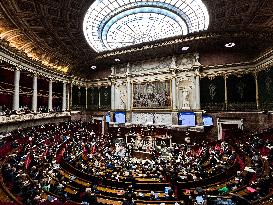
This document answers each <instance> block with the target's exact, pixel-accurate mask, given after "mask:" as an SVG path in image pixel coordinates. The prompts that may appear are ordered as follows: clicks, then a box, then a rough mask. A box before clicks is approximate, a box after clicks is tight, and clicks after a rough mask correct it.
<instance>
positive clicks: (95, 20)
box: [83, 0, 209, 52]
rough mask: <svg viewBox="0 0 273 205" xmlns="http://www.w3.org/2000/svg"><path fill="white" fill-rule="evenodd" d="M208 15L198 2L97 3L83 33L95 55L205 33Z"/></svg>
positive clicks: (129, 0) (141, 0) (105, 0)
mask: <svg viewBox="0 0 273 205" xmlns="http://www.w3.org/2000/svg"><path fill="white" fill-rule="evenodd" d="M208 25H209V15H208V11H207V8H206V6H205V5H204V4H203V2H202V1H201V0H157V1H153V0H96V1H95V2H94V3H93V4H92V5H91V6H90V8H89V9H88V11H87V13H86V15H85V18H84V22H83V31H84V35H85V38H86V40H87V42H88V43H89V45H90V46H91V47H92V48H93V49H94V50H95V51H97V52H102V51H107V50H113V49H116V48H121V47H125V46H130V45H135V44H140V43H143V42H149V41H154V40H158V39H163V38H168V37H173V36H179V35H186V34H188V33H192V32H196V31H201V30H206V29H207V28H208Z"/></svg>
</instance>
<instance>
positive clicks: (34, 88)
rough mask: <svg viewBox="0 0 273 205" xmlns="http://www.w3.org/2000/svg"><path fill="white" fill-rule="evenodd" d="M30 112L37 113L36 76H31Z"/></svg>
mask: <svg viewBox="0 0 273 205" xmlns="http://www.w3.org/2000/svg"><path fill="white" fill-rule="evenodd" d="M32 89H33V94H32V111H33V112H37V75H34V76H33V84H32Z"/></svg>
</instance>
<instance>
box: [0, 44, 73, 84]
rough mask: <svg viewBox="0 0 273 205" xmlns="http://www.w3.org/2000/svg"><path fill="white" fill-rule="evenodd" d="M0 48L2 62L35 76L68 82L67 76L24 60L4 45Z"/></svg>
mask: <svg viewBox="0 0 273 205" xmlns="http://www.w3.org/2000/svg"><path fill="white" fill-rule="evenodd" d="M0 48H1V51H0V61H3V62H6V63H8V64H10V65H11V66H13V67H14V68H16V69H20V70H26V71H28V72H30V73H33V74H34V75H37V74H38V75H40V76H43V77H45V78H48V79H52V80H56V81H62V82H68V78H67V76H66V75H64V74H60V73H58V72H54V71H52V70H49V69H47V68H45V67H43V66H41V65H39V64H36V63H35V62H33V61H31V60H29V59H27V58H24V57H22V56H21V55H18V54H17V53H14V52H12V51H10V50H9V49H6V48H5V47H3V46H2V45H0Z"/></svg>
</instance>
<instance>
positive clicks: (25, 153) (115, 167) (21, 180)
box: [2, 121, 273, 204]
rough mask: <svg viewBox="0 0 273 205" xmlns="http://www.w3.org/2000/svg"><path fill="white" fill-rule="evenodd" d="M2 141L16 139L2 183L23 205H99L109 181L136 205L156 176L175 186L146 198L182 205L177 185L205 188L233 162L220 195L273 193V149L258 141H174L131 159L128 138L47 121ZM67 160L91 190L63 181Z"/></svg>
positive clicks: (85, 124)
mask: <svg viewBox="0 0 273 205" xmlns="http://www.w3.org/2000/svg"><path fill="white" fill-rule="evenodd" d="M2 136H3V138H5V139H8V138H12V139H13V141H12V146H13V150H12V151H11V152H10V154H9V155H8V156H7V157H5V160H4V163H3V165H2V176H3V179H4V184H5V185H6V187H7V188H8V189H9V190H10V192H11V193H12V194H14V196H15V197H16V198H17V199H18V200H19V201H21V202H22V203H23V204H40V203H43V202H46V201H50V202H52V201H54V202H59V203H67V202H69V201H76V202H78V203H85V204H96V203H97V195H98V196H100V194H101V191H100V189H99V188H98V187H99V186H105V187H106V186H107V187H108V186H112V184H108V183H109V180H111V181H114V182H116V183H119V182H122V181H126V182H129V183H128V184H129V185H128V186H124V187H122V188H123V191H124V194H123V195H122V198H124V202H123V204H134V201H136V200H141V199H144V196H145V194H146V193H144V192H141V191H138V192H137V191H136V186H137V179H138V178H142V179H153V180H155V181H156V182H157V183H163V184H164V183H166V184H167V185H168V186H169V187H170V189H168V191H167V192H166V193H165V194H164V195H163V196H162V194H161V195H160V193H161V192H163V190H162V191H160V190H153V189H151V190H150V193H149V197H148V200H159V201H160V200H163V201H173V202H174V203H176V204H183V200H184V198H183V197H181V196H180V195H179V193H178V187H179V186H180V185H179V184H183V185H184V186H186V188H196V187H194V186H193V187H187V186H190V184H189V182H195V183H197V182H202V181H204V184H203V185H204V187H206V183H208V181H206V179H209V178H212V177H213V176H217V175H220V174H221V173H224V174H227V175H228V174H230V173H228V172H229V168H230V167H232V166H234V164H236V163H237V164H238V165H239V169H238V170H237V171H238V172H237V173H236V176H235V178H234V180H231V181H229V182H227V183H226V186H225V187H219V190H218V192H219V193H218V194H220V195H221V194H226V193H228V192H229V191H235V193H236V190H239V188H240V187H243V186H249V187H251V188H252V189H253V190H255V193H254V194H252V195H251V198H249V200H255V199H257V198H259V197H264V196H266V195H268V194H269V192H270V188H273V185H272V163H273V151H272V145H273V144H272V141H270V140H262V139H260V138H257V137H253V138H252V139H248V140H244V141H243V140H239V139H238V140H237V141H236V144H231V143H228V142H215V143H207V142H204V143H202V144H195V143H185V144H174V146H172V147H169V148H168V152H169V153H168V154H167V155H166V154H165V155H162V153H161V152H160V150H158V151H157V152H151V157H150V158H136V157H133V156H132V150H131V148H130V147H131V146H129V144H127V143H125V142H124V141H123V142H122V141H120V142H119V143H116V141H115V137H114V136H112V135H110V134H107V135H102V134H101V133H100V131H99V130H97V129H96V127H95V126H94V125H93V124H92V123H89V122H82V121H68V122H63V123H59V124H46V125H41V126H37V127H31V128H26V129H19V130H16V131H13V132H11V133H2ZM265 148H267V151H264V149H265ZM261 150H263V151H261ZM265 162H267V163H268V167H267V168H268V170H267V171H265V170H264V163H265ZM64 163H66V164H69V165H70V166H71V167H73V168H75V169H77V170H79V172H82V173H87V174H88V175H89V176H93V178H92V179H91V178H90V185H88V186H87V187H85V186H78V187H77V184H76V183H75V181H74V180H75V179H76V178H77V176H76V174H75V175H70V177H69V178H66V177H65V175H64V174H63V172H62V171H63V167H62V165H63V164H64ZM69 187H77V192H76V193H73V194H71V191H68V188H69ZM113 187H116V186H115V185H113ZM204 187H203V188H204ZM138 188H139V187H138ZM154 188H155V187H154ZM204 189H205V188H204ZM200 190H201V191H200ZM199 192H200V193H199ZM204 194H205V190H202V189H199V191H198V193H197V195H196V196H194V197H193V196H190V197H189V199H190V200H196V199H197V198H198V197H201V196H203V195H204ZM254 196H255V197H254ZM122 198H121V200H122ZM145 199H147V197H146V198H145ZM198 199H199V198H198Z"/></svg>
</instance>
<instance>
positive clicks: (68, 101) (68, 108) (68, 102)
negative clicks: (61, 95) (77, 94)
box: [66, 84, 71, 110]
mask: <svg viewBox="0 0 273 205" xmlns="http://www.w3.org/2000/svg"><path fill="white" fill-rule="evenodd" d="M67 87H68V89H69V88H70V84H68V86H67ZM70 98H71V96H70V89H69V90H67V100H66V109H67V110H70Z"/></svg>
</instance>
